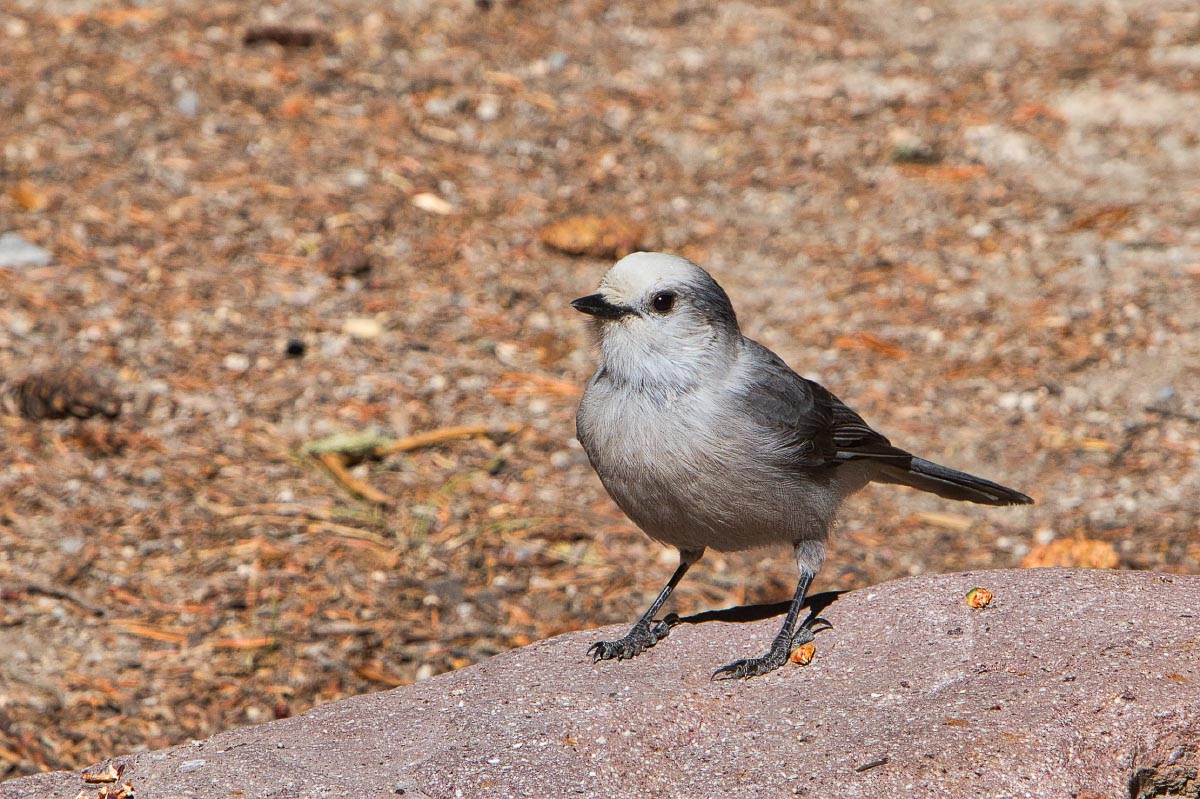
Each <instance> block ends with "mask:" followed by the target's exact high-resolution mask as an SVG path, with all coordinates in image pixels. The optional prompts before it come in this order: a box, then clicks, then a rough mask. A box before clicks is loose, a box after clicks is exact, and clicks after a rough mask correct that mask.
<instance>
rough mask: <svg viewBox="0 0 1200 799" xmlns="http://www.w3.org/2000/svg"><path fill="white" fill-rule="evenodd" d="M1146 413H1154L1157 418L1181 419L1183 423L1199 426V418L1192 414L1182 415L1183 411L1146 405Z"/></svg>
mask: <svg viewBox="0 0 1200 799" xmlns="http://www.w3.org/2000/svg"><path fill="white" fill-rule="evenodd" d="M1146 412H1147V413H1156V414H1158V415H1159V416H1166V417H1167V418H1171V419H1183V420H1184V421H1185V422H1191V423H1192V424H1200V416H1197V415H1195V414H1194V413H1184V412H1183V411H1177V410H1173V409H1171V408H1165V407H1163V406H1162V405H1147V406H1146Z"/></svg>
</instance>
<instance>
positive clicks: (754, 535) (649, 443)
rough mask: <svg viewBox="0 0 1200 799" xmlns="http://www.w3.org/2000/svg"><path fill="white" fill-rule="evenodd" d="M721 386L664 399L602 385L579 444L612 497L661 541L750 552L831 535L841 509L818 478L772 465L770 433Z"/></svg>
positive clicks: (595, 385) (583, 417) (584, 417)
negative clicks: (816, 481)
mask: <svg viewBox="0 0 1200 799" xmlns="http://www.w3.org/2000/svg"><path fill="white" fill-rule="evenodd" d="M723 391H725V389H724V388H723V386H722V384H721V382H720V381H714V382H712V383H710V384H708V385H705V386H704V387H701V388H698V389H696V390H695V391H691V392H686V393H681V394H673V395H667V396H663V395H656V394H653V393H646V392H640V391H631V390H630V389H629V387H628V386H627V385H620V384H616V383H615V382H613V381H611V380H606V379H605V378H604V377H603V376H602V375H601V376H598V377H597V378H595V379H593V380H592V382H591V383H590V384H589V386H588V390H587V392H586V393H585V395H584V398H583V400H582V402H581V403H580V407H579V415H578V419H577V423H578V424H577V427H578V434H579V440H580V442H581V443H582V444H583V446H584V449H585V450H586V451H587V453H588V457H589V459H590V460H591V462H592V465H593V467H594V468H595V469H596V472H597V474H599V476H600V479H601V481H602V482H603V483H604V486H605V488H606V489H607V490H608V493H609V494H610V495H611V496H612V498H613V499H614V500H615V501H616V503H617V504H618V505H619V506H620V507H621V509H622V510H623V511H625V513H626V514H627V515H628V516H629V517H630V518H631V519H632V520H633V521H634V522H635V523H636V524H637V525H638V526H639V527H641V528H642V530H644V531H645V532H646V534H647V535H649V536H650V537H651V538H654V539H656V540H658V541H661V542H663V543H665V544H669V545H671V546H676V547H680V548H689V547H690V548H700V547H712V548H714V549H718V550H740V549H749V548H752V547H756V546H763V545H766V544H771V543H777V542H785V543H790V542H794V541H797V540H801V539H812V538H824V537H825V534H826V533H827V532H828V528H829V526H830V524H831V522H832V519H833V515H834V513H835V512H836V504H837V502H836V500H834V499H831V498H830V497H831V493H830V492H828V491H813V490H811V489H812V487H813V482H812V481H813V480H814V479H821V478H820V477H819V476H814V475H813V474H811V473H805V472H803V471H797V470H790V469H787V468H779V467H776V466H772V465H770V464H771V463H772V461H773V460H775V459H777V453H773V452H772V451H771V450H772V448H773V447H774V442H773V441H772V440H771V431H768V430H765V429H763V428H762V427H761V426H759V425H758V424H756V423H755V421H754V420H753V418H752V417H751V415H749V414H747V413H745V412H744V409H742V408H741V407H739V405H738V404H736V403H734V402H732V401H731V398H730V396H729V395H728V394H721V392H723Z"/></svg>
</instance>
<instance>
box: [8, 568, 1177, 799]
mask: <svg viewBox="0 0 1200 799" xmlns="http://www.w3.org/2000/svg"><path fill="white" fill-rule="evenodd" d="M977 586H982V587H984V588H986V589H987V590H989V591H990V592H991V593H992V594H993V597H994V598H993V600H992V603H991V604H990V605H989V606H988V607H986V608H984V609H973V608H970V607H968V606H967V605H966V603H964V602H963V596H964V595H965V594H966V592H967V591H969V590H970V589H971V588H974V587H977ZM821 615H822V616H823V617H824V618H825V619H827V620H828V621H829V622H830V623H831V624H832V625H833V626H832V628H831V629H829V630H826V631H824V632H821V633H819V634H818V635H817V641H816V657H815V659H814V660H813V662H812V663H811V664H810V665H809V666H807V667H805V668H799V667H792V666H789V667H786V668H784V669H782V670H781V671H779V672H776V673H774V674H772V675H769V676H767V677H764V678H759V679H756V680H752V681H749V682H738V683H713V682H710V681H709V679H708V676H709V673H710V672H711V671H712V669H714V668H716V667H717V666H720V665H721V664H722V663H724V662H726V661H727V660H729V659H730V658H732V657H737V656H743V655H746V654H753V653H756V652H758V651H759V650H761V649H764V648H765V647H766V646H767V644H768V642H769V640H770V638H771V636H773V635H774V632H775V628H776V626H777V623H778V619H776V618H770V619H765V620H761V621H756V622H751V623H744V624H730V623H722V622H720V621H708V622H705V623H700V624H683V625H681V626H679V627H677V628H676V629H675V631H674V632H673V633H672V635H671V637H670V638H669V639H667V640H666V641H664V642H662V643H661V644H660V645H659V646H658V647H656V648H655V649H654V650H652V651H650V652H648V653H647V654H645V655H643V656H642V657H640V658H638V659H637V660H634V661H630V662H625V663H602V664H599V665H592V664H591V663H590V662H589V661H588V660H587V658H586V657H585V656H584V651H585V649H586V648H587V645H588V644H589V643H590V642H591V641H592V640H593V639H594V638H595V637H597V635H611V634H612V633H613V632H616V631H615V630H605V631H602V632H599V633H597V632H586V633H573V634H570V635H564V636H561V637H559V638H555V639H552V640H549V641H543V642H540V643H537V644H534V645H532V646H530V647H527V648H525V649H522V650H518V651H515V652H510V653H507V654H503V655H499V656H496V657H494V658H492V659H491V660H488V661H486V662H484V663H482V664H480V665H478V666H474V667H471V668H468V669H463V670H462V671H459V672H455V673H452V674H447V675H444V676H441V677H437V678H434V679H432V680H429V681H427V682H423V683H420V684H418V685H413V686H409V687H406V688H401V689H397V690H395V691H390V692H387V693H380V694H373V695H368V696H360V697H355V698H353V699H349V700H346V701H343V702H336V703H332V704H329V705H325V706H323V707H320V708H318V709H316V710H314V711H312V712H310V713H307V714H305V715H303V716H299V717H296V718H293V719H288V720H285V721H279V722H274V723H270V724H263V725H261V726H257V727H249V728H245V729H240V730H232V731H230V732H226V733H222V734H220V735H217V736H215V737H213V738H210V739H208V740H207V741H198V742H194V743H190V744H185V745H183V746H178V747H175V748H173V749H167V750H163V751H159V752H149V753H145V754H138V755H131V756H127V757H120V758H117V759H116V765H117V766H118V767H119V766H122V765H123V766H124V767H125V768H124V770H123V771H122V772H121V780H122V781H127V782H130V783H132V786H133V788H134V790H136V792H137V795H138V796H147V797H176V796H206V797H207V796H211V797H219V796H235V795H244V796H247V797H262V796H325V797H337V796H345V797H369V796H377V797H383V796H397V795H400V796H408V797H438V799H441V798H442V797H446V798H447V799H448V798H449V797H458V796H462V797H476V796H479V797H485V796H486V797H491V796H514V797H516V796H530V797H542V796H606V797H658V796H664V797H665V796H787V795H796V796H810V797H832V796H864V797H868V796H869V797H877V796H896V795H904V796H928V797H946V796H953V797H976V796H978V797H1002V796H1013V797H1015V796H1035V797H1072V796H1075V797H1078V796H1103V797H1117V796H1134V797H1149V796H1160V795H1182V796H1197V795H1198V793H1197V791H1198V788H1200V785H1198V781H1197V776H1196V775H1197V769H1198V768H1200V754H1198V752H1197V742H1198V741H1200V628H1198V625H1197V619H1198V618H1200V577H1185V576H1173V575H1162V574H1151V573H1144V572H1108V571H1065V570H1049V569H1046V570H1028V571H995V572H974V573H964V574H951V575H943V576H922V577H913V578H909V579H905V580H899V581H896V582H891V583H887V584H884V585H880V586H876V587H873V588H870V589H866V590H862V591H855V592H853V593H848V594H845V595H843V596H841V597H839V598H837V599H836V600H835V601H833V602H832V603H831V604H829V605H828V607H826V608H825V609H824V610H823V611H822V613H821ZM82 787H83V782H82V780H81V778H80V776H79V775H77V774H66V773H58V774H47V775H41V776H37V777H30V778H25V779H21V780H16V781H13V782H9V783H6V784H4V785H3V786H0V797H3V799H34V797H37V798H38V799H41V798H42V797H64V798H65V799H72V797H75V796H76V794H77V793H78V792H79V790H80V789H81V788H82Z"/></svg>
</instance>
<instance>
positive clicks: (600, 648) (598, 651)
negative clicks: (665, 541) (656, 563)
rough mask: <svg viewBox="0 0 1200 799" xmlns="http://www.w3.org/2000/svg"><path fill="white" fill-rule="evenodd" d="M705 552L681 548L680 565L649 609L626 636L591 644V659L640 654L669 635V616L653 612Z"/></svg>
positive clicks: (620, 657) (628, 656) (609, 658)
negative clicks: (656, 617) (656, 616)
mask: <svg viewBox="0 0 1200 799" xmlns="http://www.w3.org/2000/svg"><path fill="white" fill-rule="evenodd" d="M703 555H704V550H703V549H700V550H690V549H682V550H680V551H679V567H678V568H677V569H675V573H674V574H672V575H671V579H670V580H668V581H667V585H666V587H665V588H663V590H662V591H660V592H659V594H658V597H657V598H655V600H654V603H653V604H652V605H650V609H649V610H647V611H646V612H645V613H643V614H642V617H641V618H640V619H638V620H637V623H636V624H634V625H633V628H632V629H630V631H629V632H628V633H626V634H625V637H624V638H620V639H618V640H616V641H597V642H596V643H594V644H592V645H591V646H590V647H588V654H589V655H591V656H592V662H593V663H598V662H600V661H601V660H613V659H616V660H626V659H627V658H633V657H637V656H638V655H640V654H642V653H643V652H645V651H646V650H647V649H649V648H650V647H652V646H654V645H655V644H657V643H658V642H659V641H661V640H662V639H664V638H666V637H667V636H668V635H669V634H670V633H671V626H672V625H671V624H670V623H669V620H666V621H659V622H655V621H654V614H656V613H658V611H659V609H661V608H662V606H663V603H664V602H666V601H667V597H669V596H670V595H671V592H672V591H674V590H675V586H676V585H678V584H679V581H680V580H682V579H683V575H685V574H687V570H688V569H690V568H691V567H692V564H693V563H695V562H696V561H698V560H700V558H701V556H703Z"/></svg>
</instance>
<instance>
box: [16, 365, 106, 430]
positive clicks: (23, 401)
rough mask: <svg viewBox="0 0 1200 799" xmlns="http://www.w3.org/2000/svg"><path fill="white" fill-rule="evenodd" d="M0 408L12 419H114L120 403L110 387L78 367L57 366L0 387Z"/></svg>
mask: <svg viewBox="0 0 1200 799" xmlns="http://www.w3.org/2000/svg"><path fill="white" fill-rule="evenodd" d="M0 409H3V411H4V412H5V413H8V414H11V415H13V416H23V417H24V418H26V419H30V420H33V421H38V420H41V419H66V418H69V417H74V418H76V419H89V418H91V417H93V416H103V417H105V418H106V419H115V418H117V416H119V415H120V413H121V400H120V398H119V397H117V395H116V394H115V392H114V391H113V389H112V386H111V385H110V384H109V383H108V382H106V381H104V380H102V379H100V378H98V377H96V376H94V375H92V374H90V373H89V372H86V371H84V369H83V368H82V367H79V366H57V367H51V368H49V369H43V370H41V371H38V372H33V373H31V374H28V375H25V376H23V377H19V378H16V379H14V380H10V381H8V382H7V383H5V384H3V386H0Z"/></svg>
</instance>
